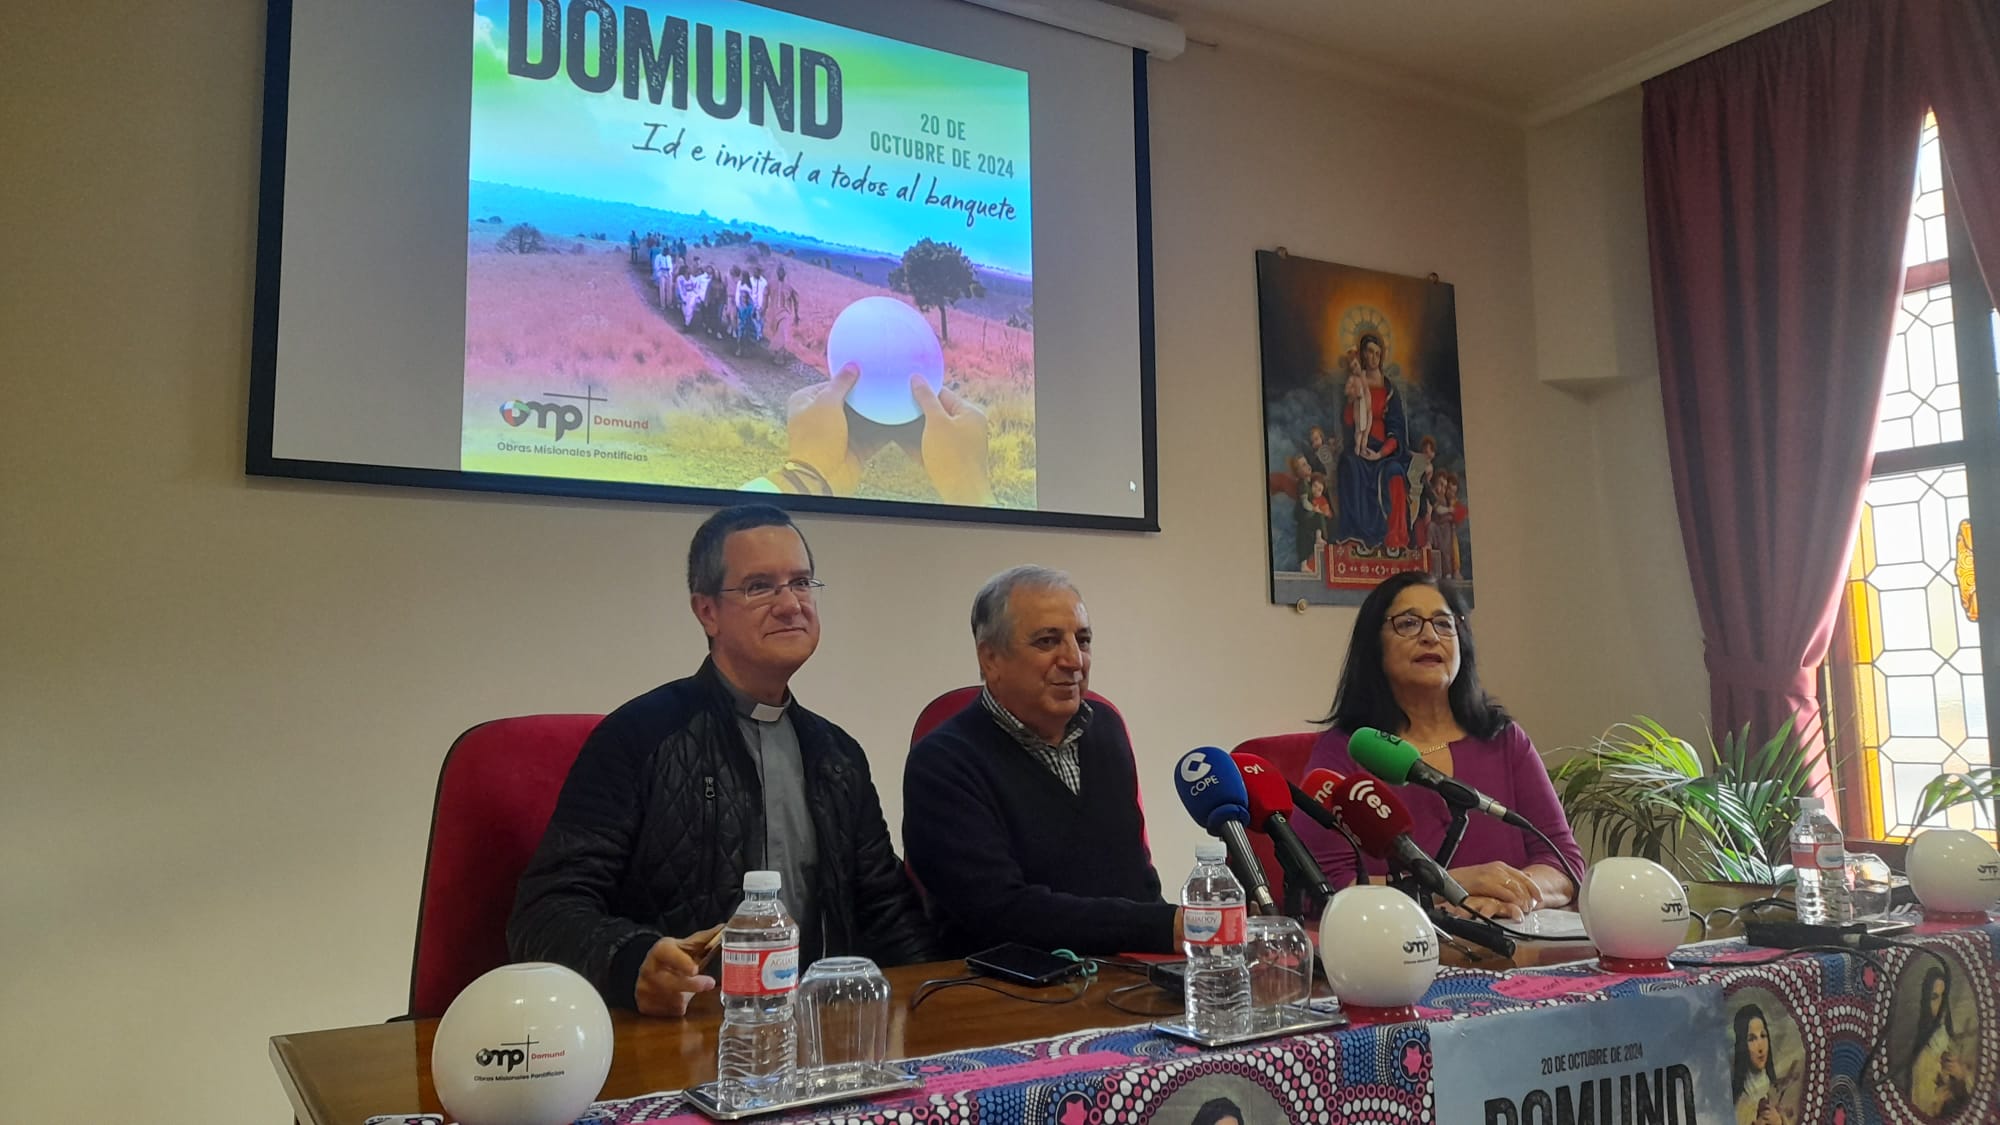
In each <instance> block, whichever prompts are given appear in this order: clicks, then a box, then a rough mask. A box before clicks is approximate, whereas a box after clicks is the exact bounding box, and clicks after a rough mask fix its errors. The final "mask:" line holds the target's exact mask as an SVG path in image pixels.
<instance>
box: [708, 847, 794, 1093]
mask: <svg viewBox="0 0 2000 1125" xmlns="http://www.w3.org/2000/svg"><path fill="white" fill-rule="evenodd" d="M780 885H781V880H780V879H779V877H778V873H777V872H775V871H752V872H749V873H747V874H745V875H744V876H743V905H741V906H739V907H737V908H736V914H735V916H734V917H732V918H730V919H729V925H728V926H727V927H725V928H724V929H723V931H722V1029H721V1031H720V1032H719V1033H718V1036H717V1044H716V1059H715V1069H716V1080H717V1082H718V1083H719V1084H720V1093H721V1097H720V1098H719V1099H718V1100H720V1101H722V1102H724V1103H725V1105H726V1106H727V1107H728V1108H731V1109H753V1108H756V1107H758V1106H767V1105H774V1104H777V1103H779V1102H783V1101H787V1100H789V1099H790V1098H791V1096H792V1074H793V1070H794V1069H795V1068H796V1066H797V1063H798V1029H797V1024H796V1022H795V1021H794V1020H793V1018H792V1000H793V998H794V996H795V995H796V993H797V992H798V987H799V927H798V923H796V922H794V921H792V916H791V914H790V913H789V912H788V911H786V909H785V904H784V903H783V902H780V901H779V900H778V889H779V887H780Z"/></svg>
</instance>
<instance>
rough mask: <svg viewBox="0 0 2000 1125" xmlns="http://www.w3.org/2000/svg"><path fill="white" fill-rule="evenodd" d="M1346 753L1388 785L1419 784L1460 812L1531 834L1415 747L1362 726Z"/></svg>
mask: <svg viewBox="0 0 2000 1125" xmlns="http://www.w3.org/2000/svg"><path fill="white" fill-rule="evenodd" d="M1347 753H1348V755H1349V756H1351V757H1352V758H1353V759H1354V761H1355V764H1356V765H1359V766H1360V767H1361V768H1362V769H1364V770H1367V771H1368V772H1369V773H1372V774H1374V775H1375V776H1376V777H1379V778H1381V779H1382V780H1383V781H1386V782H1388V783H1389V784H1391V785H1405V784H1407V785H1421V786H1423V787H1424V788H1426V789H1429V790H1431V791H1433V792H1435V793H1436V794H1437V795H1438V796H1440V797H1443V798H1444V799H1445V803H1446V804H1449V805H1453V806H1456V807H1458V808H1461V809H1478V810H1479V811H1480V812H1483V813H1485V814H1486V815H1487V816H1491V817H1498V818H1499V819H1501V820H1504V821H1506V822H1507V823H1508V824H1511V825H1513V826H1514V827H1516V828H1519V829H1523V830H1525V831H1528V832H1533V831H1534V830H1535V826H1534V825H1532V824H1530V823H1528V818H1527V817H1524V816H1522V815H1521V814H1520V813H1517V812H1515V811H1514V810H1513V809H1510V808H1508V807H1507V806H1506V805H1503V804H1501V803H1500V802H1498V801H1496V800H1494V799H1493V798H1491V797H1488V796H1487V795H1486V794H1484V793H1481V792H1480V791H1479V790H1477V789H1474V788H1473V787H1472V786H1470V785H1467V784H1466V783H1464V782H1463V781H1460V780H1458V779H1457V778H1454V777H1452V776H1451V775H1450V774H1447V773H1443V772H1441V771H1440V770H1438V769H1437V767H1435V766H1432V765H1430V764H1428V763H1426V762H1425V761H1424V759H1423V755H1421V754H1419V753H1417V748H1416V747H1414V746H1412V745H1410V744H1409V743H1407V742H1405V741H1403V740H1402V739H1400V738H1397V737H1396V736H1395V735H1393V734H1385V733H1383V732H1382V731H1379V730H1376V729H1375V728H1374V727H1361V728H1360V729H1358V730H1356V731H1355V732H1354V733H1353V734H1351V735H1349V736H1348V739H1347Z"/></svg>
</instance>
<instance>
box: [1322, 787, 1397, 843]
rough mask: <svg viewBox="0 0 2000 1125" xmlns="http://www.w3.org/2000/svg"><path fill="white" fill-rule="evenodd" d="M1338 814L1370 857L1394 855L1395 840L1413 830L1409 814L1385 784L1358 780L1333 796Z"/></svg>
mask: <svg viewBox="0 0 2000 1125" xmlns="http://www.w3.org/2000/svg"><path fill="white" fill-rule="evenodd" d="M1334 802H1335V805H1336V811H1338V812H1339V813H1340V819H1341V820H1342V821H1344V822H1345V823H1346V824H1347V828H1348V830H1349V831H1351V832H1353V833H1354V835H1355V838H1356V839H1358V840H1360V841H1361V848H1362V850H1363V851H1365V852H1367V853H1368V854H1369V855H1373V856H1388V855H1391V854H1393V849H1394V847H1395V840H1396V837H1398V836H1400V835H1402V834H1404V833H1406V832H1408V831H1409V830H1410V810H1408V809H1406V808H1404V807H1403V802H1402V801H1401V800H1399V799H1398V798H1397V797H1396V795H1395V794H1394V793H1391V792H1390V791H1389V786H1388V784H1387V783H1386V782H1381V781H1377V780H1376V779H1374V778H1372V777H1357V778H1354V779H1353V780H1351V781H1349V782H1348V783H1347V784H1345V785H1343V786H1341V787H1340V791H1339V792H1338V793H1336V794H1335V795H1334Z"/></svg>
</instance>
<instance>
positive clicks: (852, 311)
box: [826, 297, 944, 426]
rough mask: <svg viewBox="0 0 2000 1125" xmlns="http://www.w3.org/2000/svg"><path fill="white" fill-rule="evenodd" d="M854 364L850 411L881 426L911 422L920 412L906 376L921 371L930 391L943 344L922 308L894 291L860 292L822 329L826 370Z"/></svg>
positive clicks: (940, 372)
mask: <svg viewBox="0 0 2000 1125" xmlns="http://www.w3.org/2000/svg"><path fill="white" fill-rule="evenodd" d="M850 363H852V364H854V365H855V366H857V367H859V368H860V369H861V379H860V381H859V382H857V383H855V384H854V390H852V391H850V392H849V393H848V395H847V405H849V406H852V407H853V408H854V412H855V413H856V414H859V415H861V416H862V417H863V418H869V419H872V420H874V421H877V422H880V423H882V424H883V425H886V426H896V425H901V424H902V423H904V422H914V421H916V420H917V416H918V415H919V414H920V413H921V411H919V410H918V409H917V399H916V396H915V395H913V394H911V393H910V376H911V375H922V376H923V377H924V382H926V383H928V384H930V388H931V390H933V391H936V390H938V389H939V388H941V387H943V386H944V348H943V347H942V346H940V345H939V344H938V337H937V332H936V330H934V329H933V328H931V322H930V321H928V320H925V319H924V314H922V313H920V312H918V311H917V310H916V309H914V308H911V307H910V306H909V305H906V304H904V303H903V302H901V301H899V300H897V299H896V298H894V297H863V298H861V299H860V300H858V301H856V302H854V303H853V304H851V305H849V306H847V307H846V308H844V309H842V310H840V315H839V316H837V317H834V318H833V327H832V328H831V329H830V330H828V332H827V334H826V370H827V374H828V375H829V376H832V375H838V374H840V371H841V369H842V368H844V367H846V366H847V365H848V364H850Z"/></svg>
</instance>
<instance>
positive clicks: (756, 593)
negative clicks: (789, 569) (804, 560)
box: [716, 578, 826, 605]
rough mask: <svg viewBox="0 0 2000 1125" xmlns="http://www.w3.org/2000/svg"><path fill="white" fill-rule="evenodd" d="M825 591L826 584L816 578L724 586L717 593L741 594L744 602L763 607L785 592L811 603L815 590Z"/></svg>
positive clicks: (760, 581)
mask: <svg viewBox="0 0 2000 1125" xmlns="http://www.w3.org/2000/svg"><path fill="white" fill-rule="evenodd" d="M824 589H826V583H824V582H821V581H819V580H818V579H815V578H794V579H792V580H791V581H790V582H766V581H763V580H761V579H760V580H758V581H755V582H745V583H744V584H743V585H741V586H724V587H723V588H721V589H720V590H717V591H716V593H718V594H741V595H743V600H744V602H746V603H748V604H750V605H761V604H762V603H764V602H768V601H774V600H776V599H777V597H778V594H779V593H780V592H781V591H784V590H790V591H791V592H792V595H793V596H794V597H796V598H798V599H799V600H800V601H802V602H809V601H811V600H813V591H814V590H824Z"/></svg>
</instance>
